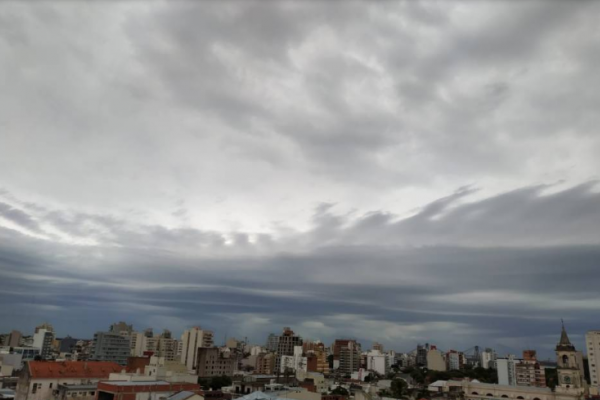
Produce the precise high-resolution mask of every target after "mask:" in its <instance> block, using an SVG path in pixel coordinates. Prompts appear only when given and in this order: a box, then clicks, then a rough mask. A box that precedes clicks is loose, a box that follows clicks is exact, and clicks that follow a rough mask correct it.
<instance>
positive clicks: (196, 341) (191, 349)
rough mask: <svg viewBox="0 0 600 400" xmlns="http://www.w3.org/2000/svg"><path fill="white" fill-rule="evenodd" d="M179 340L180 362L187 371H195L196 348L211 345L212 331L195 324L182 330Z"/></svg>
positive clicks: (212, 343) (196, 361)
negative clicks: (180, 344)
mask: <svg viewBox="0 0 600 400" xmlns="http://www.w3.org/2000/svg"><path fill="white" fill-rule="evenodd" d="M181 342H182V346H181V363H182V364H185V365H186V367H187V369H188V370H189V371H195V370H196V369H197V365H196V364H197V363H198V349H199V348H201V347H213V345H214V342H213V333H212V331H207V330H203V329H201V328H200V327H198V326H196V327H193V328H191V329H188V330H186V331H185V332H183V335H181Z"/></svg>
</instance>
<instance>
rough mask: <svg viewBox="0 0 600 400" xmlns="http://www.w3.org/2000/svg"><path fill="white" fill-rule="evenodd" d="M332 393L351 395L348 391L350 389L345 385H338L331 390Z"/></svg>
mask: <svg viewBox="0 0 600 400" xmlns="http://www.w3.org/2000/svg"><path fill="white" fill-rule="evenodd" d="M331 394H334V395H339V396H349V395H350V392H348V391H347V390H346V389H344V388H343V387H341V386H338V387H336V388H335V389H333V390H332V391H331Z"/></svg>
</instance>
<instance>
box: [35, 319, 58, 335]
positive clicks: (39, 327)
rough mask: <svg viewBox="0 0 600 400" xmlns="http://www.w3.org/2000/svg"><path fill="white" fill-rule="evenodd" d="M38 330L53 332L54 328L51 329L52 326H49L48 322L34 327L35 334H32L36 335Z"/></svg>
mask: <svg viewBox="0 0 600 400" xmlns="http://www.w3.org/2000/svg"><path fill="white" fill-rule="evenodd" d="M40 329H45V330H47V331H50V332H54V328H53V327H52V325H51V324H49V323H48V322H44V323H43V324H41V325H38V326H36V327H35V332H34V333H38V331H39V330H40Z"/></svg>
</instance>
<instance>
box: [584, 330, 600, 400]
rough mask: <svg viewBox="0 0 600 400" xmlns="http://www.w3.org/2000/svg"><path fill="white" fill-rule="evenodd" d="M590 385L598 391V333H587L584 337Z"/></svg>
mask: <svg viewBox="0 0 600 400" xmlns="http://www.w3.org/2000/svg"><path fill="white" fill-rule="evenodd" d="M585 345H586V348H587V357H588V365H589V367H590V380H591V385H592V387H594V388H595V389H596V390H598V391H600V331H589V332H588V333H587V334H586V335H585Z"/></svg>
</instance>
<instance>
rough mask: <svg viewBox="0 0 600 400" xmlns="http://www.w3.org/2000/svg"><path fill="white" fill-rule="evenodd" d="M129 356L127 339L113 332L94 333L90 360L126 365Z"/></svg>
mask: <svg viewBox="0 0 600 400" xmlns="http://www.w3.org/2000/svg"><path fill="white" fill-rule="evenodd" d="M129 354H130V345H129V338H128V337H124V336H122V335H121V334H119V333H115V332H96V334H94V343H93V345H92V351H91V354H90V360H93V361H110V362H114V363H117V364H119V365H127V357H129Z"/></svg>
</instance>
